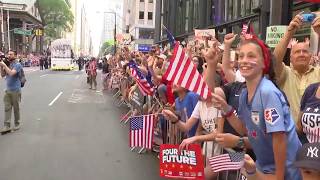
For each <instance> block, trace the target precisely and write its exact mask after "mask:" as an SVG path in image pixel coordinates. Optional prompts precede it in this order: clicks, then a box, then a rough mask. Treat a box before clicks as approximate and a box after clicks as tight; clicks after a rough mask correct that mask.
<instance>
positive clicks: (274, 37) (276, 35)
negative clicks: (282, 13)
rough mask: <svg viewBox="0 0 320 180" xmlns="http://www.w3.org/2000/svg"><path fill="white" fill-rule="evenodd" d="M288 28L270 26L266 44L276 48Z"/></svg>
mask: <svg viewBox="0 0 320 180" xmlns="http://www.w3.org/2000/svg"><path fill="white" fill-rule="evenodd" d="M287 28H288V26H269V27H268V28H267V36H266V44H267V45H268V46H269V47H276V45H277V44H279V42H280V40H281V39H282V37H283V36H284V33H285V32H286V31H287Z"/></svg>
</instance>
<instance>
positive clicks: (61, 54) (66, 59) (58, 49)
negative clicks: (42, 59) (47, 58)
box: [51, 39, 75, 70]
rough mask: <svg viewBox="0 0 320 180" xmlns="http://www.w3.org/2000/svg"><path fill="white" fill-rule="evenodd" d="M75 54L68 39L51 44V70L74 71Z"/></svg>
mask: <svg viewBox="0 0 320 180" xmlns="http://www.w3.org/2000/svg"><path fill="white" fill-rule="evenodd" d="M74 68H75V63H74V61H73V52H72V48H71V42H70V40H68V39H56V40H55V41H53V42H52V43H51V70H73V69H74Z"/></svg>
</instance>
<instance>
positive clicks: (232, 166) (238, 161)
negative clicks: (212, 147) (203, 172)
mask: <svg viewBox="0 0 320 180" xmlns="http://www.w3.org/2000/svg"><path fill="white" fill-rule="evenodd" d="M209 164H210V166H211V169H212V170H213V171H214V172H220V171H226V170H238V169H240V168H241V167H242V166H243V164H244V152H230V153H227V154H221V155H218V156H214V157H211V158H209Z"/></svg>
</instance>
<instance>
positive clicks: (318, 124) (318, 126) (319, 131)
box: [301, 108, 320, 143]
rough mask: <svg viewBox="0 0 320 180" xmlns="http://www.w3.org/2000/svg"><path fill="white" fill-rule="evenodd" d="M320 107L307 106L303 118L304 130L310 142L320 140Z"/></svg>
mask: <svg viewBox="0 0 320 180" xmlns="http://www.w3.org/2000/svg"><path fill="white" fill-rule="evenodd" d="M319 110H320V109H319V108H315V109H313V108H307V109H306V110H305V111H304V113H303V115H302V118H301V124H302V127H303V132H304V133H305V134H306V137H307V139H308V141H309V142H310V143H314V142H320V114H319V112H318V111H319Z"/></svg>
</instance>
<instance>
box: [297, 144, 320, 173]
mask: <svg viewBox="0 0 320 180" xmlns="http://www.w3.org/2000/svg"><path fill="white" fill-rule="evenodd" d="M294 165H295V166H296V167H298V168H307V169H314V170H318V171H320V143H306V144H304V145H303V146H302V147H301V148H300V149H299V150H298V153H297V155H296V161H295V162H294Z"/></svg>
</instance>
